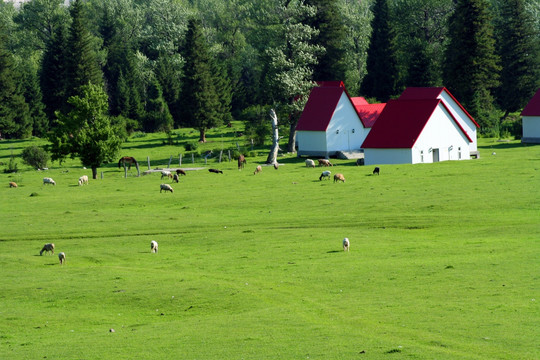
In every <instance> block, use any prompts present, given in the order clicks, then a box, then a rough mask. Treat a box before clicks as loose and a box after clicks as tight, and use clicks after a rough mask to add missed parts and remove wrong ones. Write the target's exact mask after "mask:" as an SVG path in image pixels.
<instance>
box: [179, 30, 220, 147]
mask: <svg viewBox="0 0 540 360" xmlns="http://www.w3.org/2000/svg"><path fill="white" fill-rule="evenodd" d="M183 56H184V59H185V61H186V63H185V66H184V78H183V80H182V94H181V98H180V104H181V108H182V124H183V125H184V126H191V127H194V128H196V129H197V130H199V141H200V142H206V131H207V130H208V129H211V128H213V127H215V126H219V125H220V124H221V121H220V120H221V119H220V116H219V115H218V111H217V109H218V106H219V104H218V96H217V93H216V86H215V81H214V76H213V74H212V59H211V58H210V53H209V49H208V44H207V42H206V39H205V38H204V35H203V32H202V24H201V21H200V20H197V19H190V20H189V23H188V30H187V33H186V40H185V47H184V50H183Z"/></svg>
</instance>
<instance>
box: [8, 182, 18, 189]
mask: <svg viewBox="0 0 540 360" xmlns="http://www.w3.org/2000/svg"><path fill="white" fill-rule="evenodd" d="M9 187H10V188H12V187H14V188H16V187H18V186H17V183H16V182H13V181H10V182H9Z"/></svg>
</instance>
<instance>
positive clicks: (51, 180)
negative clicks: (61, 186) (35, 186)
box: [43, 177, 56, 185]
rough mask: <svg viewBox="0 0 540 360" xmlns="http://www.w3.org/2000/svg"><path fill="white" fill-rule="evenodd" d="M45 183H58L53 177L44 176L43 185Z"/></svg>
mask: <svg viewBox="0 0 540 360" xmlns="http://www.w3.org/2000/svg"><path fill="white" fill-rule="evenodd" d="M45 184H53V185H56V182H54V180H53V179H51V178H50V177H45V178H43V185H45Z"/></svg>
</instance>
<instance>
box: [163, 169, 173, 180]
mask: <svg viewBox="0 0 540 360" xmlns="http://www.w3.org/2000/svg"><path fill="white" fill-rule="evenodd" d="M164 177H168V178H172V175H171V172H170V171H167V170H161V178H162V179H163V178H164Z"/></svg>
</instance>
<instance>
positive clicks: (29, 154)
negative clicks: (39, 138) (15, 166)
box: [21, 145, 50, 169]
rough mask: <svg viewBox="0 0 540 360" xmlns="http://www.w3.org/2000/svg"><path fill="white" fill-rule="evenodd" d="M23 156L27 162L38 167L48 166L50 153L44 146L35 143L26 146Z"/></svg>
mask: <svg viewBox="0 0 540 360" xmlns="http://www.w3.org/2000/svg"><path fill="white" fill-rule="evenodd" d="M21 156H22V159H23V162H24V163H25V164H27V165H30V166H32V167H35V168H36V169H43V168H46V167H47V162H48V161H49V158H50V157H49V153H48V152H47V151H45V149H44V148H42V147H40V146H35V145H32V146H28V147H26V148H24V149H23V151H22V155H21Z"/></svg>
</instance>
